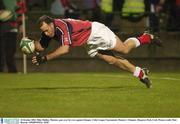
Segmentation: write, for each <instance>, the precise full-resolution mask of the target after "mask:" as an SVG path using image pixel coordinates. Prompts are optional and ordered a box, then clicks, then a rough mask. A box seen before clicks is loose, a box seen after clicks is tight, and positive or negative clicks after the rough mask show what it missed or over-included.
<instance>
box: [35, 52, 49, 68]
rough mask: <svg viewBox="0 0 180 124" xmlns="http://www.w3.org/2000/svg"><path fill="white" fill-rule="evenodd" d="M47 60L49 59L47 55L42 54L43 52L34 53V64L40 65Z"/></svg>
mask: <svg viewBox="0 0 180 124" xmlns="http://www.w3.org/2000/svg"><path fill="white" fill-rule="evenodd" d="M46 61H47V58H46V56H43V55H41V54H39V53H36V55H34V56H33V57H32V63H33V64H34V65H40V64H42V63H45V62H46Z"/></svg>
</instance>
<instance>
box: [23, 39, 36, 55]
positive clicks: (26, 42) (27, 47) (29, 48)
mask: <svg viewBox="0 0 180 124" xmlns="http://www.w3.org/2000/svg"><path fill="white" fill-rule="evenodd" d="M20 49H21V51H22V52H23V53H24V54H31V53H33V52H34V51H35V45H34V41H32V40H31V39H28V38H23V39H22V40H21V42H20Z"/></svg>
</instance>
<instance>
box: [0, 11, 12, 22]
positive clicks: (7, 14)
mask: <svg viewBox="0 0 180 124" xmlns="http://www.w3.org/2000/svg"><path fill="white" fill-rule="evenodd" d="M12 17H13V13H12V12H11V11H9V10H1V11H0V21H2V22H5V21H8V20H10V19H11V18H12Z"/></svg>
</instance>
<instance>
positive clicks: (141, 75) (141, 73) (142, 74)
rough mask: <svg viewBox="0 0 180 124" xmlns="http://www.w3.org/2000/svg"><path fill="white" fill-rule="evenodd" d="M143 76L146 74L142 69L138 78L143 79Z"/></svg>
mask: <svg viewBox="0 0 180 124" xmlns="http://www.w3.org/2000/svg"><path fill="white" fill-rule="evenodd" d="M143 76H144V73H143V72H142V70H141V71H140V73H139V76H138V78H139V79H142V77H143Z"/></svg>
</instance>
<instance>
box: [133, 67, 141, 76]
mask: <svg viewBox="0 0 180 124" xmlns="http://www.w3.org/2000/svg"><path fill="white" fill-rule="evenodd" d="M140 72H141V68H140V67H136V69H135V71H134V73H133V75H134V76H135V77H139V74H140Z"/></svg>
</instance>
